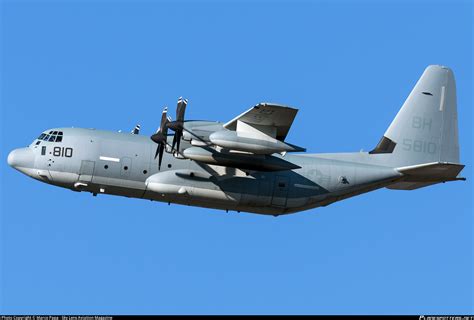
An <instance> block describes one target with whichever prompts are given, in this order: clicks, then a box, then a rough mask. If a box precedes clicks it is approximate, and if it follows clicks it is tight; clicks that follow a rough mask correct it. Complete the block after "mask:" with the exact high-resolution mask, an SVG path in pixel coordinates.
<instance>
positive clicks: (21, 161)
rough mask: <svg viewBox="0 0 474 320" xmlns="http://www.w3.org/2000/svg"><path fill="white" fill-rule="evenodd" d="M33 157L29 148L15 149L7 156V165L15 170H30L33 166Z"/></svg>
mask: <svg viewBox="0 0 474 320" xmlns="http://www.w3.org/2000/svg"><path fill="white" fill-rule="evenodd" d="M34 160H35V155H34V153H33V151H32V150H31V149H29V148H21V149H15V150H13V151H12V152H10V153H9V154H8V159H7V161H8V165H9V166H11V167H13V168H17V167H22V168H32V167H33V165H34Z"/></svg>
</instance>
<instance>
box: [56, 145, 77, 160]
mask: <svg viewBox="0 0 474 320" xmlns="http://www.w3.org/2000/svg"><path fill="white" fill-rule="evenodd" d="M72 151H73V150H72V148H65V147H54V149H53V156H55V157H66V158H71V157H72Z"/></svg>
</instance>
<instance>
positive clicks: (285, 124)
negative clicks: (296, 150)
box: [224, 103, 298, 141]
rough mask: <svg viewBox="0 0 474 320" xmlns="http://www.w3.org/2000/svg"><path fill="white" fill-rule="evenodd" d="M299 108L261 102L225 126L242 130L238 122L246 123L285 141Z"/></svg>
mask: <svg viewBox="0 0 474 320" xmlns="http://www.w3.org/2000/svg"><path fill="white" fill-rule="evenodd" d="M297 112H298V109H294V108H291V107H287V106H283V105H278V104H274V103H259V104H257V105H256V106H254V107H252V108H251V109H249V110H247V111H245V112H244V113H242V114H241V115H239V116H237V117H235V118H234V119H232V120H231V121H229V122H227V123H226V124H224V128H226V129H229V130H234V131H240V130H239V126H238V123H239V122H241V123H245V124H247V125H249V126H251V127H252V128H254V129H256V130H258V131H260V132H263V133H265V134H266V135H269V136H271V137H272V138H275V139H277V140H280V141H284V140H285V138H286V136H287V134H288V131H290V127H291V124H292V123H293V120H294V119H295V116H296V113H297Z"/></svg>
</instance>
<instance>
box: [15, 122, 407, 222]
mask: <svg viewBox="0 0 474 320" xmlns="http://www.w3.org/2000/svg"><path fill="white" fill-rule="evenodd" d="M200 124H201V125H202V124H204V125H206V124H208V125H210V126H219V125H220V124H219V123H216V122H200ZM49 132H61V133H62V134H63V137H62V141H60V142H49V141H40V140H35V141H33V143H32V144H31V145H30V146H28V147H27V148H23V149H16V150H14V151H12V153H10V155H9V159H8V162H9V164H10V165H11V166H13V167H15V168H16V169H17V170H19V171H21V172H23V173H25V174H27V175H29V176H31V177H33V178H35V179H37V180H40V181H42V182H45V183H48V184H52V185H56V186H60V187H64V188H68V189H71V190H74V191H88V192H91V193H93V194H94V195H96V194H100V193H103V194H112V195H120V196H126V197H134V198H143V199H149V200H154V201H161V202H168V203H178V204H184V205H193V206H200V207H207V208H216V209H222V210H235V211H246V212H253V213H261V214H272V215H280V214H286V213H292V212H297V211H301V210H306V209H310V208H314V207H318V206H324V205H327V204H329V203H332V202H335V201H338V200H342V199H345V198H348V197H351V196H354V195H358V194H361V193H364V192H368V191H371V190H374V189H377V188H381V187H384V186H387V185H389V184H391V183H393V182H395V181H397V180H398V179H399V178H400V176H401V174H400V173H398V172H397V171H396V170H394V168H393V167H389V166H386V165H383V163H384V155H383V154H382V155H370V154H368V153H365V152H361V153H349V154H320V155H314V154H313V155H311V154H304V155H303V154H292V155H290V154H286V155H284V156H281V155H275V156H277V157H280V158H282V159H284V160H285V161H289V162H291V163H293V164H296V165H298V166H300V167H301V168H300V169H294V170H284V171H273V172H262V171H251V170H245V171H244V170H241V169H236V168H229V167H224V166H218V165H208V164H203V163H199V162H196V161H193V160H189V159H184V158H182V157H175V156H173V155H172V154H170V153H167V152H165V154H164V158H163V163H162V166H161V170H158V162H157V160H156V159H155V158H154V155H155V150H156V144H155V143H154V142H153V141H151V140H150V138H149V137H148V136H143V135H137V134H129V133H121V132H111V131H102V130H95V129H80V128H56V129H51V130H47V131H46V132H45V134H48V133H49ZM39 141H40V142H39ZM38 142H39V143H38ZM189 146H190V144H189V142H186V141H183V142H182V149H185V148H186V147H189Z"/></svg>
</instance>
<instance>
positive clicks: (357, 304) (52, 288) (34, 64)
mask: <svg viewBox="0 0 474 320" xmlns="http://www.w3.org/2000/svg"><path fill="white" fill-rule="evenodd" d="M0 10H1V16H0V22H1V31H0V35H1V48H0V49H1V50H0V54H1V65H0V66H1V69H0V76H1V78H0V81H1V92H0V98H1V139H0V140H1V159H3V160H2V161H1V162H0V168H1V169H0V170H1V171H0V172H1V182H2V183H1V255H0V262H1V263H0V268H1V282H0V284H1V293H0V294H1V296H0V298H1V299H0V302H1V309H0V311H1V312H2V313H22V314H25V313H59V314H63V313H81V314H88V313H105V314H122V313H127V314H128V313H140V314H148V313H171V314H173V313H231V314H239V313H255V314H261V313H298V314H300V313H301V314H307V313H318V314H320V313H322V314H332V313H337V314H339V313H343V314H353V313H370V314H372V313H375V314H378V313H383V314H385V313H404V314H405V313H415V314H429V313H436V314H453V313H457V314H459V313H461V314H462V313H472V312H474V310H473V300H474V298H473V285H474V279H473V232H472V229H473V220H472V212H473V210H472V209H473V205H472V193H473V190H472V169H471V167H472V136H473V132H472V120H473V114H472V103H473V100H472V88H473V81H472V68H473V64H472V54H473V52H472V27H473V19H472V4H471V2H469V1H465V2H461V1H436V2H431V1H430V2H428V1H419V2H416V1H399V2H384V3H376V2H356V1H353V2H342V1H340V2H337V1H336V2H331V3H329V2H326V1H324V2H323V1H319V2H318V1H315V2H295V1H291V2H290V1H288V2H283V1H279V2H270V1H265V2H256V3H255V2H247V1H243V2H226V3H218V2H153V1H141V2H140V1H129V2H127V1H121V2H111V1H102V2H93V1H83V2H72V1H66V2H59V1H51V2H41V1H35V2H33V1H31V2H29V1H2V2H1V7H0ZM429 64H444V65H447V66H449V67H451V68H452V69H453V71H454V73H455V77H456V81H457V89H458V113H459V132H460V145H461V160H462V162H463V163H464V164H466V165H467V167H466V168H465V169H464V171H463V176H466V177H467V178H468V181H467V182H455V183H447V184H442V185H436V186H432V187H429V188H424V189H420V190H417V191H411V192H407V191H393V190H387V189H382V190H378V191H376V192H372V193H369V194H365V195H362V196H359V197H355V198H351V199H348V200H345V201H343V202H339V203H336V204H333V205H330V206H328V207H326V208H320V209H315V210H309V211H306V212H302V213H297V214H294V215H289V216H283V217H278V218H274V217H266V216H260V215H253V214H245V213H240V214H237V213H229V214H226V213H225V212H222V211H217V210H209V209H201V208H193V207H186V206H179V205H171V206H168V205H166V204H161V203H152V202H150V201H144V200H138V199H128V198H120V197H112V196H98V197H92V196H91V195H90V194H88V193H74V192H71V191H69V190H65V189H60V188H56V187H53V186H49V185H46V184H42V183H40V182H37V181H34V180H32V179H29V178H27V177H26V176H24V175H21V174H20V173H18V172H16V171H14V170H13V169H11V168H9V167H8V166H7V163H6V158H7V154H8V152H9V151H11V150H12V149H14V148H17V147H22V146H25V145H27V144H29V143H30V142H31V141H32V140H33V139H34V138H35V137H36V136H37V135H38V134H39V133H40V132H41V131H43V130H45V129H47V128H50V127H56V126H75V127H94V128H101V129H110V130H120V129H121V130H131V129H132V128H133V127H134V126H135V124H136V123H141V125H142V130H143V133H144V134H151V133H152V132H153V131H154V130H155V129H156V128H157V127H158V126H159V118H160V116H161V110H162V107H163V106H164V105H168V106H170V107H171V108H174V106H175V103H176V99H177V98H178V97H179V96H181V95H182V96H185V97H187V98H188V99H189V106H188V110H187V117H188V118H189V119H211V120H221V121H226V120H229V119H231V118H233V117H234V116H236V115H237V114H240V113H241V112H243V111H244V110H246V109H248V108H249V107H251V106H253V105H254V104H256V103H258V102H261V101H272V102H278V103H282V104H288V105H292V106H295V107H297V108H299V109H300V111H299V114H298V116H297V118H296V120H295V123H294V126H293V127H292V129H291V131H290V134H289V136H288V139H287V141H289V142H291V143H294V144H297V145H302V146H305V147H306V148H307V149H308V152H312V153H317V152H339V151H341V152H342V151H359V150H360V149H364V150H370V149H371V148H372V147H373V146H374V145H375V144H376V143H377V142H378V140H379V139H380V137H381V135H382V134H383V133H384V131H385V129H386V128H387V127H388V125H389V124H390V122H391V120H392V119H393V117H394V116H395V115H396V113H397V112H398V110H399V108H400V106H401V105H402V103H403V101H404V100H405V98H406V97H407V95H408V93H409V92H410V90H411V88H412V87H413V86H414V84H415V82H416V81H417V79H418V78H419V76H420V75H421V73H422V72H423V70H424V68H425V67H426V66H427V65H429Z"/></svg>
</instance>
